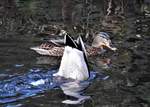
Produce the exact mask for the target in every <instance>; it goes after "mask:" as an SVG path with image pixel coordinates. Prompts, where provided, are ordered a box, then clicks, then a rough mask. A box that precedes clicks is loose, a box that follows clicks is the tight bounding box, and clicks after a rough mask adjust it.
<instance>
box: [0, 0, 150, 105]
mask: <svg viewBox="0 0 150 107" xmlns="http://www.w3.org/2000/svg"><path fill="white" fill-rule="evenodd" d="M81 3H82V2H81ZM0 4H1V5H0V84H1V85H0V86H2V84H3V83H5V82H6V81H7V80H10V78H15V77H17V76H18V77H19V76H24V75H28V74H29V73H30V72H34V71H36V70H37V69H40V71H38V72H40V73H41V74H42V71H43V73H45V72H47V74H46V75H47V76H48V75H49V74H48V72H50V69H51V68H57V67H58V66H59V63H60V59H61V58H57V57H48V56H40V55H37V53H35V52H33V51H31V50H30V49H29V48H30V47H32V46H37V45H39V44H40V43H42V42H43V39H44V38H45V37H44V36H39V35H37V34H38V33H39V32H41V31H43V27H44V26H47V25H49V24H54V23H57V24H62V17H61V2H60V1H59V0H55V1H52V0H44V1H43V0H26V1H25V0H12V1H9V0H6V1H2V0H1V3H0ZM93 5H94V6H95V7H94V9H95V11H96V12H95V14H94V16H93V17H94V18H93V19H92V18H91V19H90V21H89V23H90V24H91V25H92V24H93V23H94V22H96V23H94V26H96V27H95V28H96V30H99V31H101V29H102V30H103V31H106V32H109V34H110V36H111V39H112V41H113V44H115V46H116V47H117V48H118V50H117V51H116V52H111V51H108V52H106V53H105V54H103V55H99V56H95V57H90V59H89V63H90V65H91V66H92V68H93V69H94V71H96V72H98V73H99V74H101V73H102V74H104V75H107V76H109V78H108V79H106V80H102V78H103V77H102V78H100V79H99V78H95V79H94V80H92V82H91V84H90V85H89V86H88V87H86V85H87V84H86V85H85V84H84V85H83V86H84V88H85V87H86V90H84V95H87V96H90V97H91V98H90V99H89V100H86V101H85V102H84V103H82V104H80V105H75V106H82V107H83V106H84V107H149V106H150V72H149V69H150V63H149V60H150V42H149V41H150V16H149V14H148V13H147V14H146V15H145V16H143V14H142V15H141V14H138V15H137V14H136V15H135V14H134V15H133V14H132V13H131V14H129V16H127V17H124V19H123V20H121V21H120V20H119V19H114V20H117V21H118V23H109V22H107V21H106V22H105V21H102V22H99V24H98V25H99V27H97V25H96V24H97V18H99V19H102V18H103V16H101V15H102V14H103V13H104V12H103V11H102V12H100V11H99V10H98V9H100V10H101V9H102V7H101V4H99V2H97V3H94V4H93ZM85 16H86V15H84V17H83V20H84V18H85ZM92 28H93V27H92ZM54 38H55V37H54ZM108 59H109V60H110V64H109V66H108V65H106V64H105V63H103V62H104V60H108ZM36 73H37V72H36ZM40 73H39V74H40ZM41 74H40V75H41ZM46 75H45V76H46ZM39 78H41V77H39ZM27 80H29V81H30V79H27ZM17 81H18V80H17ZM45 86H46V85H45ZM47 86H48V85H47ZM59 86H60V85H59ZM64 86H67V85H64ZM69 86H71V85H70V84H69ZM11 87H13V86H11ZM62 87H63V86H62ZM42 88H43V87H42ZM71 88H72V87H71ZM45 89H46V88H45ZM45 89H43V90H45ZM0 90H1V91H2V90H3V89H2V88H1V89H0ZM7 90H9V89H7ZM40 90H41V87H40ZM43 90H42V92H39V93H38V92H37V93H38V94H37V93H36V92H33V93H34V94H35V93H36V95H32V94H33V93H32V94H31V95H30V94H28V95H27V98H25V97H24V98H22V99H21V100H18V101H14V102H12V101H10V102H9V101H8V103H7V101H6V103H4V101H2V99H5V97H4V96H2V94H1V95H0V106H2V107H63V106H69V105H66V104H62V101H63V100H66V99H68V98H70V97H69V96H67V95H65V94H63V92H62V90H61V89H53V88H52V87H50V88H49V89H48V88H47V89H46V90H45V91H43ZM81 90H82V88H81ZM33 91H34V90H33ZM36 91H37V90H36ZM74 91H75V92H76V91H77V90H74ZM9 92H10V93H9ZM11 92H12V93H11ZM22 93H26V94H27V92H25V91H24V92H23V91H22ZM11 94H15V93H13V91H12V90H11V89H10V91H8V95H9V96H10V95H11ZM26 94H25V95H26ZM5 95H6V94H5ZM12 96H13V95H12ZM18 96H19V95H18ZM29 96H30V97H29ZM2 97H3V98H2ZM11 98H12V97H11ZM12 99H13V98H12ZM14 99H15V98H14ZM1 101H2V102H1Z"/></svg>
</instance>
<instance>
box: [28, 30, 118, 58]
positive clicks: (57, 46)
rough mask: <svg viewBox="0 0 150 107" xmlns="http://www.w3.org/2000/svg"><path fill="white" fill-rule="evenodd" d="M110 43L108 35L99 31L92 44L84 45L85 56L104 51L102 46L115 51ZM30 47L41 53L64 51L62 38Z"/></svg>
mask: <svg viewBox="0 0 150 107" xmlns="http://www.w3.org/2000/svg"><path fill="white" fill-rule="evenodd" d="M76 41H77V40H75V42H76ZM111 44H112V43H111V40H110V37H109V35H108V34H107V33H105V32H100V33H99V34H97V35H96V36H95V38H94V40H93V42H92V46H89V45H86V50H87V56H94V55H98V54H99V53H102V52H103V51H104V47H107V48H109V49H110V50H113V51H115V50H116V48H114V47H111ZM30 49H31V50H34V51H36V52H37V53H38V54H41V55H49V56H62V55H63V52H64V40H63V39H61V40H50V41H49V42H48V43H44V44H41V45H40V46H36V47H31V48H30Z"/></svg>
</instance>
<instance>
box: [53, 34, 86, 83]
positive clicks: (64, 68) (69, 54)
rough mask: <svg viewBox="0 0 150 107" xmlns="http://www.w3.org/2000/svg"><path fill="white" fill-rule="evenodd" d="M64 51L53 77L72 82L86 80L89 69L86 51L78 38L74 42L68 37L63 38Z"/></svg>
mask: <svg viewBox="0 0 150 107" xmlns="http://www.w3.org/2000/svg"><path fill="white" fill-rule="evenodd" d="M65 44H66V46H65V49H64V53H63V57H62V60H61V64H60V67H59V70H58V72H57V73H55V74H54V76H61V77H65V78H71V79H74V80H79V81H82V80H86V79H88V78H89V69H88V64H87V57H86V50H85V47H84V44H83V41H82V38H81V37H79V38H78V41H77V42H75V41H74V40H73V39H72V38H71V37H70V36H68V35H66V36H65Z"/></svg>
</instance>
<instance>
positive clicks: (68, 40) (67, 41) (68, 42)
mask: <svg viewBox="0 0 150 107" xmlns="http://www.w3.org/2000/svg"><path fill="white" fill-rule="evenodd" d="M64 44H65V45H66V46H70V47H72V48H77V44H76V43H75V41H74V40H73V39H72V37H70V36H69V35H65V37H64Z"/></svg>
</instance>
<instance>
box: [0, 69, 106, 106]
mask: <svg viewBox="0 0 150 107" xmlns="http://www.w3.org/2000/svg"><path fill="white" fill-rule="evenodd" d="M56 72H57V69H50V70H42V69H30V70H29V72H28V73H26V74H24V75H20V76H13V78H10V79H8V80H3V81H0V103H1V104H5V103H10V102H15V101H18V100H22V99H25V98H27V97H31V96H35V95H37V94H39V93H44V92H45V91H46V90H50V89H56V88H57V89H58V87H59V88H61V89H62V90H63V92H64V94H66V95H70V96H73V97H75V98H78V100H76V101H72V100H65V101H62V103H68V104H78V103H81V102H83V101H84V100H85V99H89V98H90V97H89V96H83V95H81V92H82V91H83V90H84V89H85V88H87V87H88V86H89V84H90V82H91V81H92V80H93V79H94V78H95V77H96V73H95V72H93V71H91V72H90V78H89V79H88V80H87V81H82V82H79V81H75V80H72V79H65V78H63V77H54V76H53V74H54V73H56ZM105 77H106V76H104V75H103V77H102V78H105Z"/></svg>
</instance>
